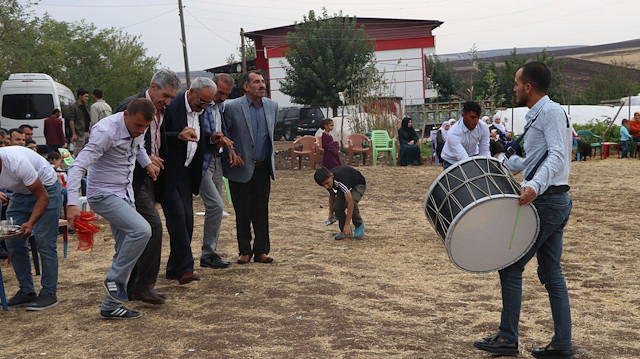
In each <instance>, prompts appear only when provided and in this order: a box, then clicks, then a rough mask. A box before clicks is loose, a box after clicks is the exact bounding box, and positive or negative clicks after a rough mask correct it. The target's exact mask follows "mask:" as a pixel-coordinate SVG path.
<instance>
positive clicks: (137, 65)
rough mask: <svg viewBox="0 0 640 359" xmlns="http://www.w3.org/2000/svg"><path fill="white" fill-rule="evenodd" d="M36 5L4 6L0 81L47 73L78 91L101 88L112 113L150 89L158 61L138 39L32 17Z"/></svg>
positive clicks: (86, 25)
mask: <svg viewBox="0 0 640 359" xmlns="http://www.w3.org/2000/svg"><path fill="white" fill-rule="evenodd" d="M32 5H33V4H31V3H27V4H26V5H24V6H22V5H20V4H19V3H18V2H17V1H15V0H9V2H4V3H2V4H0V26H1V27H0V48H1V49H2V51H0V53H1V54H2V55H0V76H1V78H0V80H2V79H6V78H7V77H8V75H9V74H11V73H15V72H41V73H46V74H48V75H50V76H51V77H53V78H54V79H56V80H57V81H59V82H61V83H63V84H65V85H67V86H68V87H70V88H71V89H72V90H73V91H74V92H75V90H76V89H77V88H79V87H82V88H84V89H86V90H88V91H91V90H92V89H93V88H95V87H100V88H102V89H103V91H104V96H105V97H104V99H105V101H107V102H108V103H109V104H110V105H111V107H113V108H115V107H116V106H117V105H118V104H119V103H120V101H122V100H123V99H124V98H125V97H127V96H129V95H131V94H134V93H136V92H140V91H141V90H142V89H144V88H145V87H146V86H148V85H149V81H150V80H151V77H152V76H153V73H154V72H155V70H156V69H157V67H158V57H149V56H147V55H146V49H145V48H144V47H143V45H142V43H141V42H140V39H139V37H137V36H131V35H129V34H126V33H123V32H122V31H121V30H118V29H115V28H109V29H102V30H98V29H97V28H96V27H95V26H94V25H93V24H90V23H86V22H83V21H82V22H75V23H69V22H64V21H56V20H55V19H53V18H51V17H50V16H49V15H45V16H44V17H42V18H30V17H29V16H28V15H25V14H29V11H28V7H29V6H32ZM16 31H18V32H19V33H17V34H16V33H15V32H16Z"/></svg>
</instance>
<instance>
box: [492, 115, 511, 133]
mask: <svg viewBox="0 0 640 359" xmlns="http://www.w3.org/2000/svg"><path fill="white" fill-rule="evenodd" d="M501 122H502V120H501V119H500V115H498V114H497V113H496V114H495V115H493V123H492V125H493V126H494V127H495V128H496V129H497V130H498V131H500V132H502V133H499V134H498V135H502V136H504V135H506V134H507V129H506V128H505V127H504V125H503V124H502V123H501Z"/></svg>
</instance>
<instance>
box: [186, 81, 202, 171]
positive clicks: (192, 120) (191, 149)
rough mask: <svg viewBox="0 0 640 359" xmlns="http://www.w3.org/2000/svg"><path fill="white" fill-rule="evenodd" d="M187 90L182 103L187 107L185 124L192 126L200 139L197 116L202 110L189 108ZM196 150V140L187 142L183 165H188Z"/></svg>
mask: <svg viewBox="0 0 640 359" xmlns="http://www.w3.org/2000/svg"><path fill="white" fill-rule="evenodd" d="M188 92H189V91H185V93H184V104H185V106H186V107H187V126H188V127H191V128H193V129H194V130H195V131H196V136H197V138H198V140H200V121H199V120H198V117H199V116H200V114H201V113H202V111H199V112H195V111H192V110H191V106H189V101H188V99H187V93H188ZM197 150H198V142H192V141H188V142H187V159H186V160H185V161H184V166H185V167H188V166H189V164H190V163H191V161H193V156H195V155H196V151H197Z"/></svg>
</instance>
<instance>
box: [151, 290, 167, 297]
mask: <svg viewBox="0 0 640 359" xmlns="http://www.w3.org/2000/svg"><path fill="white" fill-rule="evenodd" d="M149 291H150V292H151V293H153V294H155V295H157V296H158V297H160V298H162V299H167V295H166V294H164V293H160V292H156V290H155V289H153V288H152V289H150V290H149Z"/></svg>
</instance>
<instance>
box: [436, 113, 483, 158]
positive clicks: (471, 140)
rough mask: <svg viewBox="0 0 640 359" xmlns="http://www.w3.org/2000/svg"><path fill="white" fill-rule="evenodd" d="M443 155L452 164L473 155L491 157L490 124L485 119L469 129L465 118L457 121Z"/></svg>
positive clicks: (450, 131)
mask: <svg viewBox="0 0 640 359" xmlns="http://www.w3.org/2000/svg"><path fill="white" fill-rule="evenodd" d="M441 156H442V159H443V160H445V161H447V162H449V163H451V164H453V163H456V162H458V161H462V160H464V159H466V158H469V157H473V156H486V157H491V151H490V150H489V126H487V124H486V123H484V122H483V121H478V125H477V126H476V127H475V128H474V129H473V130H469V129H468V128H467V126H465V125H464V121H463V120H460V121H458V122H456V123H455V125H453V126H451V128H450V129H449V134H448V135H447V142H445V143H444V147H443V148H442V154H441Z"/></svg>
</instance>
